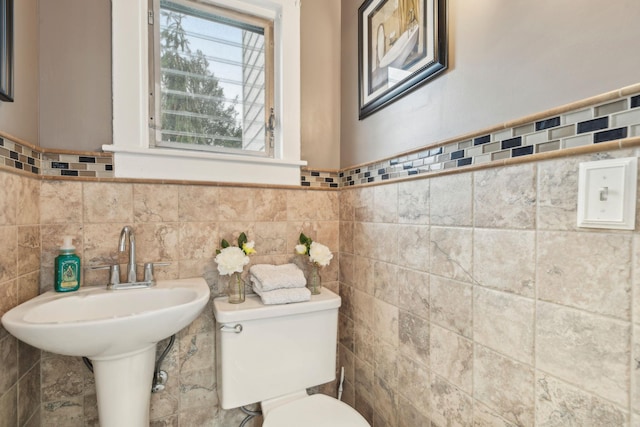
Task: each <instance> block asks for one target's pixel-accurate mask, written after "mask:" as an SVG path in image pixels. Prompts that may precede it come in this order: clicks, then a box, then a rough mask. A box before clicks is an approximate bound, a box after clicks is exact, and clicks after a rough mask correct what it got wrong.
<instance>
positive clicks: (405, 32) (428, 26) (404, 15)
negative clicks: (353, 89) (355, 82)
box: [358, 0, 447, 120]
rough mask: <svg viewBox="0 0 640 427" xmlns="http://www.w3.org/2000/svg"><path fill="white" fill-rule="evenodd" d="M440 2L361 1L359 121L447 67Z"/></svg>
mask: <svg viewBox="0 0 640 427" xmlns="http://www.w3.org/2000/svg"><path fill="white" fill-rule="evenodd" d="M446 9H447V7H446V0H366V1H365V2H364V3H363V4H362V6H360V8H359V9H358V56H359V57H358V65H359V67H358V70H359V89H360V90H359V94H360V103H359V104H360V119H361V120H362V119H363V118H365V117H367V116H368V115H370V114H372V113H374V112H375V111H378V110H379V109H380V108H382V107H384V106H385V105H387V104H389V103H391V102H393V101H395V100H396V99H398V98H400V97H401V96H403V95H406V94H407V93H408V92H410V91H411V90H413V89H415V88H416V87H418V86H419V85H421V84H423V83H425V82H427V81H428V80H429V79H432V78H434V77H435V76H436V75H438V74H439V73H441V72H442V71H443V70H445V69H446V68H447V10H446Z"/></svg>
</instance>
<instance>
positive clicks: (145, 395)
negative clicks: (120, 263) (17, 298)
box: [2, 278, 209, 427]
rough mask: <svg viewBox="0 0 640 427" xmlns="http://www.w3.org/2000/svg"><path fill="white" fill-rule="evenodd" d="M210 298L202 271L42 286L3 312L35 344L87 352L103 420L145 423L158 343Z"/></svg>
mask: <svg viewBox="0 0 640 427" xmlns="http://www.w3.org/2000/svg"><path fill="white" fill-rule="evenodd" d="M208 301H209V286H208V285H207V282H205V280H204V279H203V278H193V279H179V280H160V281H158V282H157V284H156V286H153V287H151V288H142V289H126V290H115V291H113V290H109V291H108V290H106V286H101V287H95V286H87V287H83V288H81V289H80V290H79V291H76V292H71V293H56V292H52V291H51V292H46V293H44V294H41V295H39V296H37V297H35V298H33V299H31V300H29V301H27V302H25V303H23V304H20V305H19V306H17V307H14V308H13V309H11V310H9V311H8V312H7V313H5V315H4V316H2V324H3V326H4V327H5V328H6V329H7V331H9V332H10V333H11V334H12V335H14V336H15V337H16V338H18V339H20V340H22V341H24V342H26V343H28V344H31V345H32V346H34V347H37V348H40V349H42V350H46V351H50V352H52V353H59V354H64V355H68V356H86V357H88V358H89V359H91V361H92V362H93V374H94V376H95V381H96V394H97V399H98V414H99V418H100V426H101V427H122V426H127V427H148V426H149V400H150V397H151V382H152V377H153V372H154V366H155V355H156V344H157V343H158V341H160V340H163V339H164V338H167V337H169V336H171V335H173V334H175V333H176V332H178V331H179V330H181V329H183V328H184V327H186V326H187V325H189V324H190V323H191V322H193V321H194V320H195V319H196V317H198V315H199V314H200V313H201V312H202V310H203V309H204V307H205V306H206V305H207V302H208Z"/></svg>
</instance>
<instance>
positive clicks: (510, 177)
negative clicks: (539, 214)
mask: <svg viewBox="0 0 640 427" xmlns="http://www.w3.org/2000/svg"><path fill="white" fill-rule="evenodd" d="M473 196H474V199H473V200H474V205H473V219H474V221H473V222H474V225H475V226H476V227H504V228H517V229H531V228H534V227H535V214H536V206H535V205H536V166H535V165H532V164H530V163H526V164H523V165H518V166H512V167H506V168H493V169H485V170H481V171H478V172H475V173H474V191H473Z"/></svg>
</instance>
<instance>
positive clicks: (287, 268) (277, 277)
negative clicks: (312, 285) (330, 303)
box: [249, 264, 307, 291]
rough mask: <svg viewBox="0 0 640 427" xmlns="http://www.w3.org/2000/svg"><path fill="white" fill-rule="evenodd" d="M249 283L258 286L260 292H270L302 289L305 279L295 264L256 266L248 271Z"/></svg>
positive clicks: (305, 283) (305, 282)
mask: <svg viewBox="0 0 640 427" xmlns="http://www.w3.org/2000/svg"><path fill="white" fill-rule="evenodd" d="M249 272H250V273H251V281H252V282H253V283H254V284H256V283H259V284H258V286H259V288H260V290H261V291H272V290H274V289H282V288H304V287H305V286H306V285H307V279H305V277H304V273H303V272H302V270H300V268H298V266H297V265H295V264H282V265H271V264H256V265H252V266H251V268H250V269H249Z"/></svg>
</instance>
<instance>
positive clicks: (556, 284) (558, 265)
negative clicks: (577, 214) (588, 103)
mask: <svg viewBox="0 0 640 427" xmlns="http://www.w3.org/2000/svg"><path fill="white" fill-rule="evenodd" d="M631 252H632V240H631V236H630V235H627V234H601V233H572V232H541V233H539V237H538V257H537V272H538V298H540V299H543V300H546V301H551V302H556V303H560V304H564V305H569V306H572V307H576V308H581V309H585V310H589V311H591V312H594V313H600V314H606V315H610V316H614V317H618V318H622V319H626V320H629V319H630V307H631V300H630V293H631V286H630V282H631Z"/></svg>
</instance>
